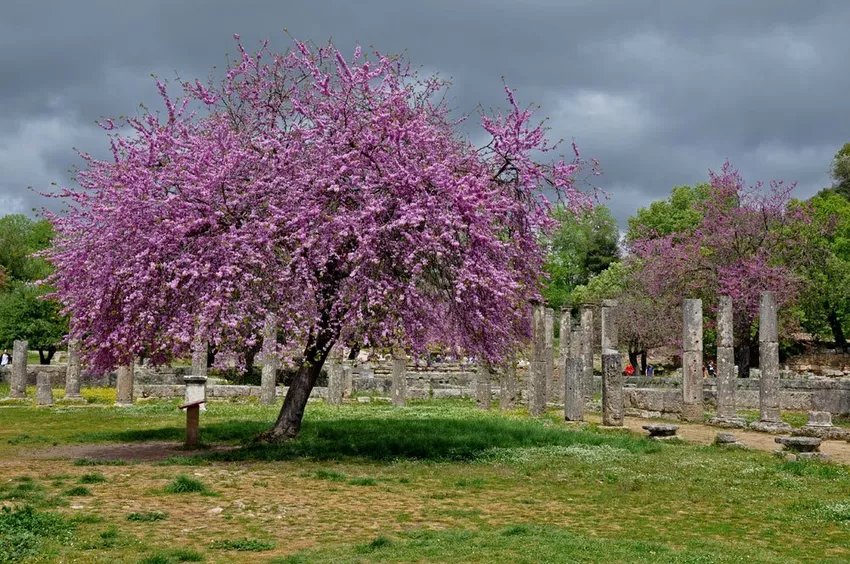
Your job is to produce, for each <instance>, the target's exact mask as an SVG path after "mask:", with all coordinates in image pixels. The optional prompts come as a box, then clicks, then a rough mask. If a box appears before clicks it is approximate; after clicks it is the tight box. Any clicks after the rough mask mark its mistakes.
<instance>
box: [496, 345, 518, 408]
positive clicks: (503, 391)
mask: <svg viewBox="0 0 850 564" xmlns="http://www.w3.org/2000/svg"><path fill="white" fill-rule="evenodd" d="M517 388H518V386H517V379H516V357H515V356H514V355H511V356H510V358H508V360H507V361H506V362H505V363H504V364H503V365H502V367H501V369H500V370H499V409H501V410H502V411H507V410H508V409H513V408H514V407H516V402H517V399H518V396H519V390H518V389H517Z"/></svg>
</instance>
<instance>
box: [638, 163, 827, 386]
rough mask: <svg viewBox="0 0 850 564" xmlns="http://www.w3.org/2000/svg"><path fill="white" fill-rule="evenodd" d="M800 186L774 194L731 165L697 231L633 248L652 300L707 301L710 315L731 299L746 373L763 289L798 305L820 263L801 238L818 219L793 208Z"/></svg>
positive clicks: (647, 238) (773, 187)
mask: <svg viewBox="0 0 850 564" xmlns="http://www.w3.org/2000/svg"><path fill="white" fill-rule="evenodd" d="M793 188H794V185H793V184H785V183H783V182H781V181H774V182H771V183H770V185H769V187H767V189H765V187H764V186H762V184H761V183H758V184H756V185H753V186H747V185H746V184H745V183H744V180H743V178H742V177H741V176H740V174H739V173H738V171H737V170H735V169H734V168H733V167H732V165H731V164H730V163H728V162H727V163H725V164H724V165H723V167H722V168H721V170H720V171H719V172H711V173H710V182H709V184H708V186H707V188H706V190H707V192H706V195H705V198H704V199H703V200H702V201H701V202H697V203H696V204H695V206H694V212H695V214H696V216H697V217H698V222H697V224H696V225H695V226H694V227H693V228H689V229H686V230H684V231H681V232H674V233H670V234H668V235H665V236H656V235H655V234H652V233H649V232H644V233H643V234H642V235H641V236H639V237H636V238H635V239H634V240H632V242H631V250H632V251H633V253H634V255H635V257H637V258H639V259H640V260H641V261H642V263H643V266H644V268H643V271H642V274H641V276H642V279H643V280H644V281H645V283H646V287H647V291H648V293H649V294H650V295H651V296H653V297H655V298H657V299H666V300H670V301H671V302H672V303H676V304H679V303H681V300H682V298H684V297H695V298H702V299H703V301H704V303H705V304H706V308H707V311H709V312H710V311H712V310H713V309H714V308H715V307H716V305H717V296H719V295H728V296H730V297H731V298H732V301H733V304H734V306H735V308H734V313H735V327H736V339H737V340H738V342H739V343H740V345H741V348H740V349H739V359H738V362H739V365H740V366H741V372H742V373H743V374H745V375H746V373H747V371H748V367H749V344H750V343H751V341H752V328H753V324H754V322H755V320H756V318H757V315H758V307H759V306H758V304H759V295H760V293H761V291H765V290H770V291H773V292H775V293H776V296H777V301H778V303H779V304H781V305H783V304H786V305H787V304H790V303H793V302H794V300H795V299H796V298H797V297H798V295H799V293H800V291H801V290H802V289H803V287H804V284H803V282H804V281H803V279H802V277H801V276H800V275H799V274H798V269H799V268H800V267H801V266H802V265H803V264H805V263H807V262H808V261H812V260H815V257H814V256H813V252H812V251H813V247H812V245H811V241H809V240H808V239H807V238H806V237H801V236H800V233H802V232H805V231H806V230H808V229H809V226H810V225H811V223H812V220H811V215H810V212H809V209H808V207H807V206H800V205H791V204H792V200H791V192H792V190H793ZM782 311H783V312H787V311H788V309H787V308H783V309H782ZM786 327H787V325H786ZM745 349H746V352H744V350H745Z"/></svg>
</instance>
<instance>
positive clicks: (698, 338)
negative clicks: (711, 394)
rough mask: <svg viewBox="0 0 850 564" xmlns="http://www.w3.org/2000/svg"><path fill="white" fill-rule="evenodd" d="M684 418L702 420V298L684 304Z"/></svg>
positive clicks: (686, 419)
mask: <svg viewBox="0 0 850 564" xmlns="http://www.w3.org/2000/svg"><path fill="white" fill-rule="evenodd" d="M682 349H683V352H682V419H683V420H685V421H702V419H703V410H704V407H703V393H702V386H703V382H702V300H685V301H684V303H683V304H682Z"/></svg>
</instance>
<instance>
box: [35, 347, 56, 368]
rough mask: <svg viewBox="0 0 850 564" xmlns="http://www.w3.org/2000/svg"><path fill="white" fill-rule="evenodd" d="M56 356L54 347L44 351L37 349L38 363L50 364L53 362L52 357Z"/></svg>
mask: <svg viewBox="0 0 850 564" xmlns="http://www.w3.org/2000/svg"><path fill="white" fill-rule="evenodd" d="M55 354H56V347H47V348H46V349H38V363H39V364H50V361H51V360H53V355H55Z"/></svg>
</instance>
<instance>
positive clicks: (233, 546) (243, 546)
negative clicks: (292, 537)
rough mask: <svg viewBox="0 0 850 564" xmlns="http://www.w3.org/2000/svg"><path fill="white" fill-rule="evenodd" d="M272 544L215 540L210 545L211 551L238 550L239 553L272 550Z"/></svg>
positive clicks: (241, 540)
mask: <svg viewBox="0 0 850 564" xmlns="http://www.w3.org/2000/svg"><path fill="white" fill-rule="evenodd" d="M274 547H275V543H273V542H265V541H258V540H252V539H247V538H245V539H235V540H217V541H213V542H211V543H210V548H212V549H213V550H238V551H240V552H263V551H266V550H272V549H274Z"/></svg>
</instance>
